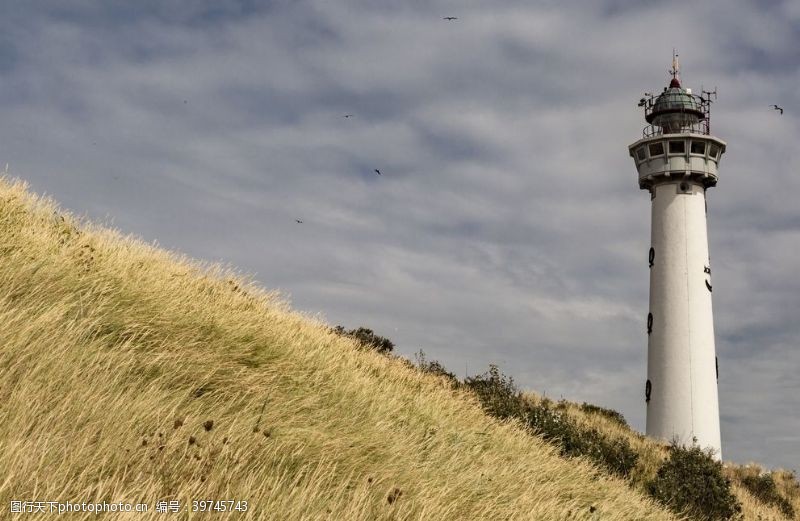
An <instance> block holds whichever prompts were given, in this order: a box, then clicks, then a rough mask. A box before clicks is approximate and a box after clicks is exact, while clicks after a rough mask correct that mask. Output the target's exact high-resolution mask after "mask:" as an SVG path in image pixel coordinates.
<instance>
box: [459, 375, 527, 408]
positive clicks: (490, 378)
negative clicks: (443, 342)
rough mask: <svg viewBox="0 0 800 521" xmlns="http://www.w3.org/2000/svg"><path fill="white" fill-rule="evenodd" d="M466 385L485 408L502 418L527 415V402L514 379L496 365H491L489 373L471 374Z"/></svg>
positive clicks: (465, 382)
mask: <svg viewBox="0 0 800 521" xmlns="http://www.w3.org/2000/svg"><path fill="white" fill-rule="evenodd" d="M464 385H466V386H467V387H468V388H469V389H471V390H472V392H474V393H475V394H476V395H477V396H478V399H479V400H480V402H481V406H482V407H483V409H484V410H485V411H486V412H487V413H489V414H491V415H492V416H494V417H496V418H500V419H506V418H519V419H522V418H523V417H524V416H525V402H524V400H523V399H522V396H521V395H520V392H519V390H518V389H517V386H516V385H514V379H513V378H511V377H507V376H505V375H503V374H502V373H501V372H500V370H499V369H498V368H497V366H496V365H490V366H489V371H488V372H487V373H484V374H482V375H479V376H470V377H469V378H467V379H466V380H464Z"/></svg>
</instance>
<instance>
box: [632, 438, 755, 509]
mask: <svg viewBox="0 0 800 521" xmlns="http://www.w3.org/2000/svg"><path fill="white" fill-rule="evenodd" d="M712 456H713V450H711V449H708V450H707V451H704V450H702V449H701V448H700V447H698V446H693V447H691V448H687V447H683V446H681V445H679V444H678V443H677V442H675V441H673V442H672V446H671V447H670V457H669V459H668V460H667V461H665V462H664V463H663V464H662V465H661V467H660V468H659V469H658V472H657V473H656V477H655V479H653V481H651V482H650V483H648V484H647V491H648V492H649V493H650V495H651V496H653V498H655V499H656V500H657V501H659V502H661V503H662V504H664V505H666V506H667V507H668V508H669V509H670V510H672V511H673V512H675V513H678V514H688V515H690V516H691V517H693V518H695V519H701V520H704V521H705V520H708V521H712V520H718V519H731V518H732V517H733V516H735V515H736V514H738V513H739V512H741V510H742V507H741V505H740V504H739V502H738V501H737V500H736V497H735V496H734V495H733V493H732V492H731V487H730V481H729V480H727V479H725V477H724V476H723V474H722V463H720V462H718V461H715V460H714V459H713V458H712Z"/></svg>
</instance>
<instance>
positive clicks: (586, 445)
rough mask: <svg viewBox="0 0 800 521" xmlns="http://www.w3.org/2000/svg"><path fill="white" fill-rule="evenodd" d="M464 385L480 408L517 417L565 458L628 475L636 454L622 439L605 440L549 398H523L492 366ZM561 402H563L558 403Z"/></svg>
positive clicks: (636, 456) (467, 380)
mask: <svg viewBox="0 0 800 521" xmlns="http://www.w3.org/2000/svg"><path fill="white" fill-rule="evenodd" d="M464 384H465V385H466V386H467V387H468V388H470V389H471V390H472V391H473V392H474V393H475V394H476V395H477V396H478V399H479V400H480V402H481V405H482V406H483V408H484V410H485V411H486V412H487V413H489V414H491V415H493V416H495V417H497V418H501V419H505V418H517V419H519V420H521V421H522V422H523V423H524V424H525V425H526V426H527V427H528V428H530V429H531V430H533V431H534V432H536V434H538V435H539V436H541V437H542V438H544V439H545V440H547V441H549V442H551V443H553V444H555V445H556V446H558V447H559V448H560V450H561V455H562V456H566V457H575V456H584V457H587V458H589V459H590V460H592V461H593V462H594V463H595V464H597V465H598V466H600V467H602V468H604V469H606V470H607V471H609V472H611V473H614V474H617V475H619V476H623V477H624V476H628V475H629V474H630V472H631V470H633V468H634V467H635V466H636V461H637V459H638V457H639V456H638V454H637V453H636V452H635V451H634V450H633V448H631V446H630V444H629V443H628V441H627V440H626V439H624V438H619V439H608V438H606V437H604V436H603V435H602V434H601V433H600V432H598V431H597V430H595V429H589V428H584V427H581V426H579V425H578V424H576V423H575V422H574V421H573V420H572V419H571V418H570V417H569V416H568V415H567V412H566V407H564V406H558V405H557V406H556V407H555V408H552V407H551V402H550V401H549V400H543V401H542V402H540V403H533V402H531V401H529V400H526V399H525V398H523V396H522V395H521V393H520V392H519V391H518V390H517V388H516V386H515V385H514V380H513V379H512V378H508V377H505V376H503V375H502V374H501V373H500V371H499V370H498V368H497V367H496V366H494V365H491V366H489V371H488V372H487V373H484V374H483V375H480V376H473V377H470V378H467V379H466V380H465V382H464ZM562 405H563V404H562Z"/></svg>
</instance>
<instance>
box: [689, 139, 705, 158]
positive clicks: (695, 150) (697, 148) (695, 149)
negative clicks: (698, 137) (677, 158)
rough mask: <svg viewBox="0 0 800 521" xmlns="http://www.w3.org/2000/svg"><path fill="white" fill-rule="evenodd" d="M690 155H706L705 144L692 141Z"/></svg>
mask: <svg viewBox="0 0 800 521" xmlns="http://www.w3.org/2000/svg"><path fill="white" fill-rule="evenodd" d="M692 154H699V155H701V156H704V155H706V144H705V142H703V141H692Z"/></svg>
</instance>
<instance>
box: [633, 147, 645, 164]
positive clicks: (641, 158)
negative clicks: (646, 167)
mask: <svg viewBox="0 0 800 521" xmlns="http://www.w3.org/2000/svg"><path fill="white" fill-rule="evenodd" d="M636 157H637V158H638V159H639V161H644V160H645V157H647V156H646V155H645V151H644V147H639V148H637V149H636Z"/></svg>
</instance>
